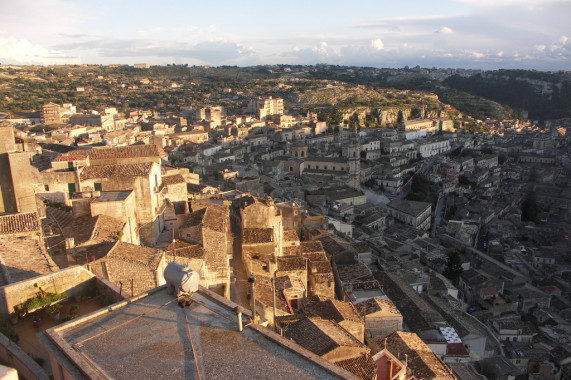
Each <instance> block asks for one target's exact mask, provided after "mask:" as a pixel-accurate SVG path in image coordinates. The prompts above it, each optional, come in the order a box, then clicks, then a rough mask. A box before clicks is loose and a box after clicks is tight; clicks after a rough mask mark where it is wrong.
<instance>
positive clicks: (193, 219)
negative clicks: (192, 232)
mask: <svg viewBox="0 0 571 380" xmlns="http://www.w3.org/2000/svg"><path fill="white" fill-rule="evenodd" d="M205 214H206V208H203V209H200V210H198V211H194V212H191V213H190V214H188V215H187V216H186V217H185V218H184V221H183V223H182V225H181V226H180V228H188V227H195V226H198V225H200V223H202V220H203V219H204V215H205Z"/></svg>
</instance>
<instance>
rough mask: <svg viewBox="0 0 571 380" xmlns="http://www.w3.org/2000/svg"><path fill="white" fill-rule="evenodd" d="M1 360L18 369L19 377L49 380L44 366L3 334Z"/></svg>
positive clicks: (4, 363)
mask: <svg viewBox="0 0 571 380" xmlns="http://www.w3.org/2000/svg"><path fill="white" fill-rule="evenodd" d="M0 362H2V364H3V365H5V366H8V367H12V368H14V369H16V371H18V377H19V378H20V379H26V380H48V379H49V378H50V377H49V376H48V374H47V373H46V371H44V369H43V368H42V367H40V366H39V365H38V363H36V362H35V361H34V360H33V359H32V358H31V357H30V355H28V354H27V353H26V352H24V350H22V349H21V348H20V346H18V345H17V344H14V343H12V342H10V340H9V339H8V338H6V337H5V336H4V335H3V334H0Z"/></svg>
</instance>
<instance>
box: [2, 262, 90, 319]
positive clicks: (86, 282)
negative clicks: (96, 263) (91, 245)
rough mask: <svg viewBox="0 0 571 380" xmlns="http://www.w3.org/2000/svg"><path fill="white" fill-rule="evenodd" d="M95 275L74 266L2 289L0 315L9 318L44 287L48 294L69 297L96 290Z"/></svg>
mask: <svg viewBox="0 0 571 380" xmlns="http://www.w3.org/2000/svg"><path fill="white" fill-rule="evenodd" d="M93 278H94V274H92V273H91V272H89V271H87V270H86V269H85V268H83V267H81V266H73V267H70V268H66V269H62V270H59V271H57V272H53V273H50V274H46V275H42V276H38V277H34V278H32V279H30V280H27V281H20V282H16V283H14V284H10V285H6V286H3V287H1V288H0V315H1V316H5V317H6V316H8V314H10V313H12V312H14V307H15V306H16V305H19V304H21V303H24V302H26V301H27V300H28V299H30V298H33V297H35V296H36V293H37V292H38V291H39V288H38V287H36V286H34V285H35V284H38V285H39V286H42V287H43V288H44V289H45V291H46V292H51V293H65V294H67V296H68V297H72V296H74V295H83V294H85V293H86V292H89V291H91V290H94V288H95V280H94V279H93Z"/></svg>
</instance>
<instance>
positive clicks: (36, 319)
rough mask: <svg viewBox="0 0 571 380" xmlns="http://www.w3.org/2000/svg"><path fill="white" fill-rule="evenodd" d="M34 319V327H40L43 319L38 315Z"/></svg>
mask: <svg viewBox="0 0 571 380" xmlns="http://www.w3.org/2000/svg"><path fill="white" fill-rule="evenodd" d="M32 321H33V322H34V327H38V326H39V325H40V321H41V319H40V317H39V316H37V315H36V316H35V317H34V319H33V320H32Z"/></svg>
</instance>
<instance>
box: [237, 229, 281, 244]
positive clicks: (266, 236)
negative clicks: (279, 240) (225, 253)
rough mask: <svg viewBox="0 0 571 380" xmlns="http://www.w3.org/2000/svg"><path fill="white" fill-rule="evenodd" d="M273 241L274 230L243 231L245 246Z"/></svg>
mask: <svg viewBox="0 0 571 380" xmlns="http://www.w3.org/2000/svg"><path fill="white" fill-rule="evenodd" d="M273 241H274V229H273V228H244V230H243V231H242V242H243V244H258V243H271V242H273Z"/></svg>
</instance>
